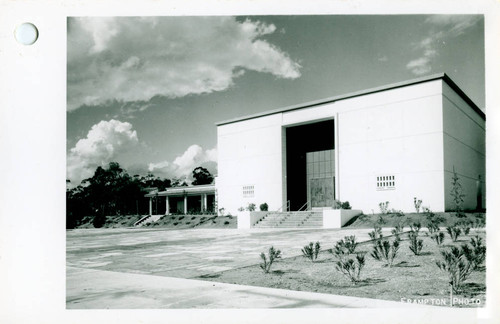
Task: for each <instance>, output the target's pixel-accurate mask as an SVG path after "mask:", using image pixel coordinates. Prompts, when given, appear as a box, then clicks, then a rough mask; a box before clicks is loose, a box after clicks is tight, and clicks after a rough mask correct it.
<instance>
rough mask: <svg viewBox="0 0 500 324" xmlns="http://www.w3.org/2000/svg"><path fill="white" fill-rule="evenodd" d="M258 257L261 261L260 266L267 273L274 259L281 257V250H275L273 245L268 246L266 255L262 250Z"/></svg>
mask: <svg viewBox="0 0 500 324" xmlns="http://www.w3.org/2000/svg"><path fill="white" fill-rule="evenodd" d="M260 258H261V259H262V263H261V264H260V268H261V269H262V270H263V271H264V273H269V270H271V266H272V264H273V262H274V261H275V260H276V259H281V251H280V250H275V249H274V246H271V247H270V248H269V252H268V257H267V258H266V255H265V254H264V252H262V253H261V254H260Z"/></svg>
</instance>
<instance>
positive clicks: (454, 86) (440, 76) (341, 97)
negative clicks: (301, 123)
mask: <svg viewBox="0 0 500 324" xmlns="http://www.w3.org/2000/svg"><path fill="white" fill-rule="evenodd" d="M438 79H443V80H444V81H445V82H446V83H447V84H448V85H449V86H450V87H451V88H452V89H453V90H454V91H455V92H456V93H457V94H458V95H459V96H460V97H461V98H462V99H463V100H464V101H465V102H467V104H469V105H470V106H471V107H472V109H473V110H474V111H475V112H476V113H477V114H478V115H479V116H480V117H481V118H482V119H484V120H486V115H485V113H484V112H483V111H482V110H481V109H480V108H479V107H478V106H477V105H476V104H475V103H474V102H473V101H472V100H471V99H470V98H469V97H468V96H467V95H466V94H465V92H463V91H462V89H460V87H459V86H458V85H457V84H456V83H455V82H453V80H452V79H451V78H450V77H449V76H448V75H447V74H446V73H444V72H441V73H436V74H432V75H428V76H424V77H420V78H415V79H411V80H407V81H402V82H397V83H392V84H388V85H383V86H380V87H375V88H370V89H366V90H360V91H355V92H350V93H347V94H343V95H339V96H334V97H329V98H324V99H319V100H315V101H310V102H305V103H301V104H297V105H292V106H287V107H283V108H278V109H273V110H268V111H264V112H261V113H256V114H251V115H247V116H243V117H237V118H233V119H228V120H224V121H221V122H216V123H215V125H216V126H222V125H227V124H232V123H235V122H240V121H244V120H249V119H254V118H258V117H264V116H269V115H274V114H277V113H282V112H287V111H293V110H298V109H303V108H309V107H314V106H319V105H323V104H327V103H331V102H335V101H340V100H344V99H349V98H355V97H359V96H363V95H367V94H372V93H377V92H381V91H385V90H391V89H396V88H402V87H405V86H409V85H414V84H419V83H424V82H428V81H434V80H438Z"/></svg>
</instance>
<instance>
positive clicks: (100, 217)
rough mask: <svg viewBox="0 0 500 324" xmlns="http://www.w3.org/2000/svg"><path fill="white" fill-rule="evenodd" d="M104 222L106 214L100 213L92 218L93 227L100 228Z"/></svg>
mask: <svg viewBox="0 0 500 324" xmlns="http://www.w3.org/2000/svg"><path fill="white" fill-rule="evenodd" d="M104 224H106V216H104V215H102V214H100V215H97V216H95V217H94V219H93V220H92V225H94V227H95V228H101V227H103V226H104Z"/></svg>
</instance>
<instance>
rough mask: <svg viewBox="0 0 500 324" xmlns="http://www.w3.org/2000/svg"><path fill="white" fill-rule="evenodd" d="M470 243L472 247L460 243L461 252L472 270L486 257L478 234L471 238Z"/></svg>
mask: <svg viewBox="0 0 500 324" xmlns="http://www.w3.org/2000/svg"><path fill="white" fill-rule="evenodd" d="M470 244H471V245H472V248H470V247H469V246H468V245H462V252H463V254H464V256H465V258H466V259H467V261H468V262H469V263H470V264H471V267H472V270H476V269H477V268H478V267H479V266H480V265H481V264H482V263H483V262H484V260H485V259H486V246H484V245H483V240H482V239H481V238H480V237H479V236H476V237H473V238H471V240H470Z"/></svg>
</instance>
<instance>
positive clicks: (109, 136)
mask: <svg viewBox="0 0 500 324" xmlns="http://www.w3.org/2000/svg"><path fill="white" fill-rule="evenodd" d="M138 141H139V140H138V138H137V132H136V131H135V130H133V127H132V124H130V123H127V122H121V121H118V120H114V119H112V120H110V121H104V120H103V121H101V122H99V123H98V124H95V125H94V126H92V128H91V129H90V131H89V132H88V134H87V137H86V138H83V139H80V140H79V141H78V142H77V143H76V145H75V146H74V147H73V148H72V149H71V150H70V152H69V155H68V161H67V177H68V179H70V180H71V182H72V183H73V184H78V183H80V181H81V180H83V179H86V178H88V177H91V176H92V175H93V174H94V171H95V169H96V168H97V167H98V166H104V165H105V164H108V163H109V162H111V161H113V159H114V158H115V157H116V155H117V154H118V153H119V152H121V151H123V150H125V149H128V148H130V147H132V146H135V145H136V144H137V143H138Z"/></svg>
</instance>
